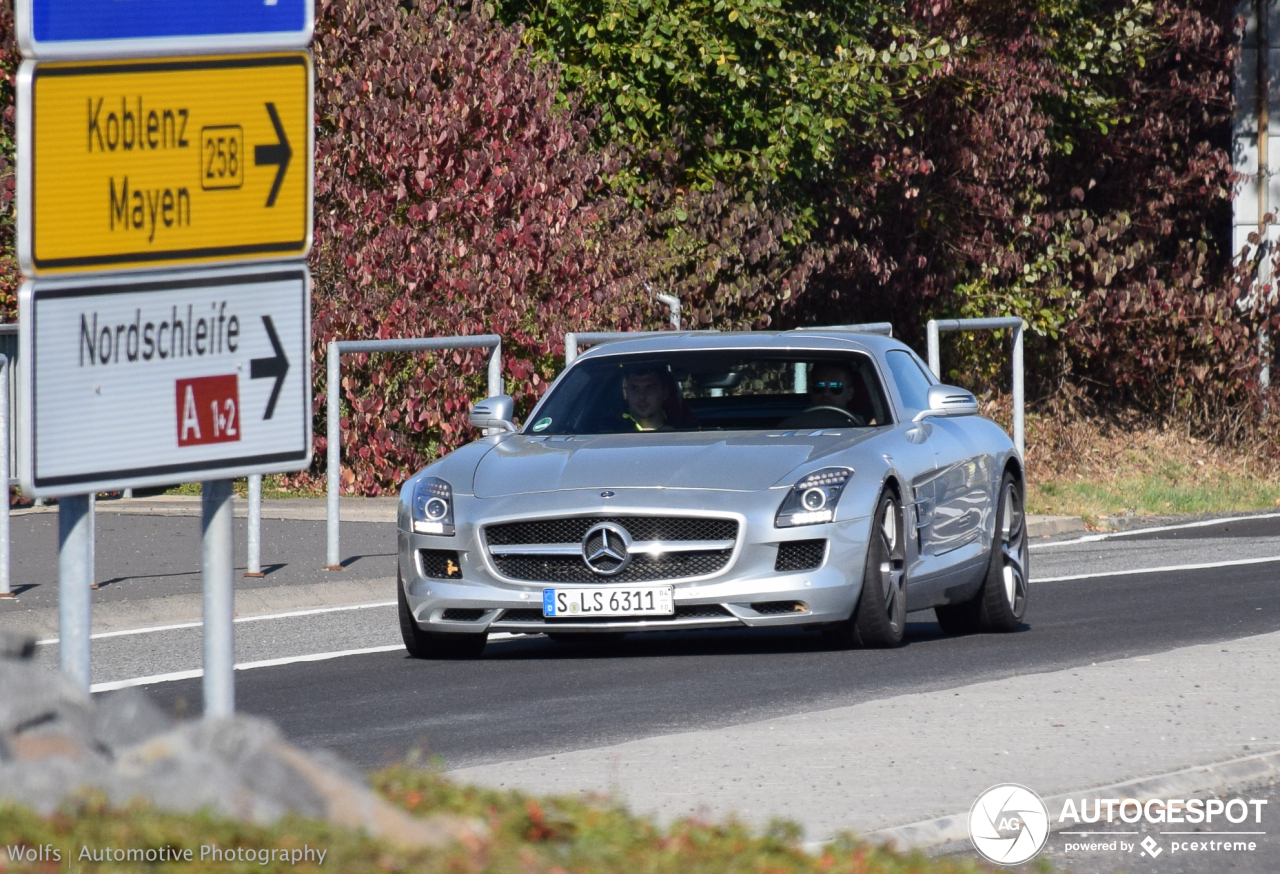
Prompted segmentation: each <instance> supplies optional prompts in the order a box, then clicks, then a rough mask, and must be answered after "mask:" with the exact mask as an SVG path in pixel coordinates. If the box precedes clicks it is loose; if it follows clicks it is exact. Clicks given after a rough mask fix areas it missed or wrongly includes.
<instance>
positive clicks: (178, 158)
mask: <svg viewBox="0 0 1280 874" xmlns="http://www.w3.org/2000/svg"><path fill="white" fill-rule="evenodd" d="M19 116H20V118H19V141H18V148H19V155H20V160H19V166H20V168H21V172H20V174H19V177H20V178H19V198H20V207H19V219H20V221H19V239H18V249H19V256H20V259H21V261H22V266H23V269H24V271H25V272H27V273H28V274H30V275H41V274H48V273H58V272H72V271H90V270H93V271H101V270H115V269H129V268H133V269H136V268H139V267H152V266H166V265H167V266H176V265H182V264H198V263H209V262H213V261H228V260H245V259H255V260H261V259H267V258H280V257H302V256H305V255H306V253H307V251H308V250H309V248H310V242H311V195H312V191H311V59H310V56H309V55H308V54H307V53H306V52H290V53H281V54H267V55H241V56H227V57H216V58H192V59H164V60H139V61H112V62H92V63H42V64H38V65H36V64H32V63H30V62H28V63H25V64H23V67H22V70H21V71H20V74H19ZM24 159H25V160H24Z"/></svg>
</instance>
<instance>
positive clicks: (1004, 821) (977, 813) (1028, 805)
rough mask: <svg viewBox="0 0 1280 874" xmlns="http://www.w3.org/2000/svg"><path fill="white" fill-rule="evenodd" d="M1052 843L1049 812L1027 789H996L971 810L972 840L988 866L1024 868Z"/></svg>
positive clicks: (1006, 785)
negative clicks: (994, 864) (1022, 865)
mask: <svg viewBox="0 0 1280 874" xmlns="http://www.w3.org/2000/svg"><path fill="white" fill-rule="evenodd" d="M1048 839H1049V809H1048V808H1047V807H1045V806H1044V801H1042V800H1041V799H1040V796H1039V795H1037V794H1036V793H1034V792H1032V791H1031V790H1030V789H1028V788H1027V787H1026V786H1020V785H1018V784H1017V783H1001V784H999V785H996V786H992V787H991V788H990V789H988V790H987V791H986V792H983V793H982V794H981V795H979V796H978V800H977V801H975V802H973V807H971V808H970V809H969V840H971V841H972V842H973V847H974V849H975V850H977V851H978V853H979V854H981V856H982V858H984V859H986V860H987V861H988V862H994V863H996V864H997V865H1021V864H1022V863H1023V862H1025V861H1027V860H1028V859H1031V858H1033V857H1034V856H1035V855H1036V854H1037V853H1039V852H1040V851H1041V850H1042V849H1044V845H1045V841H1047V840H1048Z"/></svg>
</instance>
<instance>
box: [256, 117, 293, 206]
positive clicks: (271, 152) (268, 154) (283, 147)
mask: <svg viewBox="0 0 1280 874" xmlns="http://www.w3.org/2000/svg"><path fill="white" fill-rule="evenodd" d="M266 107H267V115H269V116H271V126H272V127H274V128H275V129H276V140H277V142H274V143H271V144H269V145H265V146H254V147H253V163H254V164H255V165H256V166H258V167H263V166H266V167H270V166H272V165H275V167H276V181H275V182H273V183H271V193H270V194H268V195H267V206H269V207H270V206H275V205H276V195H277V194H279V193H280V184H281V183H282V182H284V171H286V170H288V169H289V159H290V158H292V157H293V150H292V149H290V148H289V138H288V137H287V136H285V135H284V125H282V124H281V123H280V116H279V115H278V114H277V113H276V105H275V104H274V103H268V104H266Z"/></svg>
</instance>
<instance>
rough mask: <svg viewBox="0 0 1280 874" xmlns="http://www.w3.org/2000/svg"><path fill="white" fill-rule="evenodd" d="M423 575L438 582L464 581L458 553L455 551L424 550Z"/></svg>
mask: <svg viewBox="0 0 1280 874" xmlns="http://www.w3.org/2000/svg"><path fill="white" fill-rule="evenodd" d="M419 554H420V555H421V556H422V573H423V575H424V576H428V577H431V578H433V579H437V580H460V579H462V566H461V565H460V564H459V563H458V553H457V551H456V550H453V549H422V550H419Z"/></svg>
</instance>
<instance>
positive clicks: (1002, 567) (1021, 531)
mask: <svg viewBox="0 0 1280 874" xmlns="http://www.w3.org/2000/svg"><path fill="white" fill-rule="evenodd" d="M1028 547H1029V544H1028V540H1027V512H1026V498H1025V496H1024V494H1023V489H1022V484H1021V483H1019V482H1018V480H1017V479H1016V478H1015V477H1014V475H1013V474H1012V473H1010V472H1008V471H1006V472H1005V475H1004V477H1003V478H1001V480H1000V491H999V492H998V493H997V501H996V527H995V536H994V537H993V538H992V540H991V560H990V563H989V564H988V565H987V575H986V578H985V579H983V581H982V588H980V589H979V590H978V593H977V594H976V595H974V596H973V598H971V599H970V600H968V601H966V602H964V603H963V604H948V605H945V606H941V607H935V608H934V613H936V614H937V616H938V625H940V626H941V627H942V630H943V631H945V632H946V633H947V634H972V633H974V632H978V631H1016V630H1018V628H1020V627H1021V625H1022V618H1023V617H1024V616H1026V615H1027V595H1028V594H1029V589H1030V587H1029V586H1028V584H1027V583H1028V580H1030V578H1031V571H1030V565H1029V559H1030V557H1031V555H1030V549H1029V548H1028Z"/></svg>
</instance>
